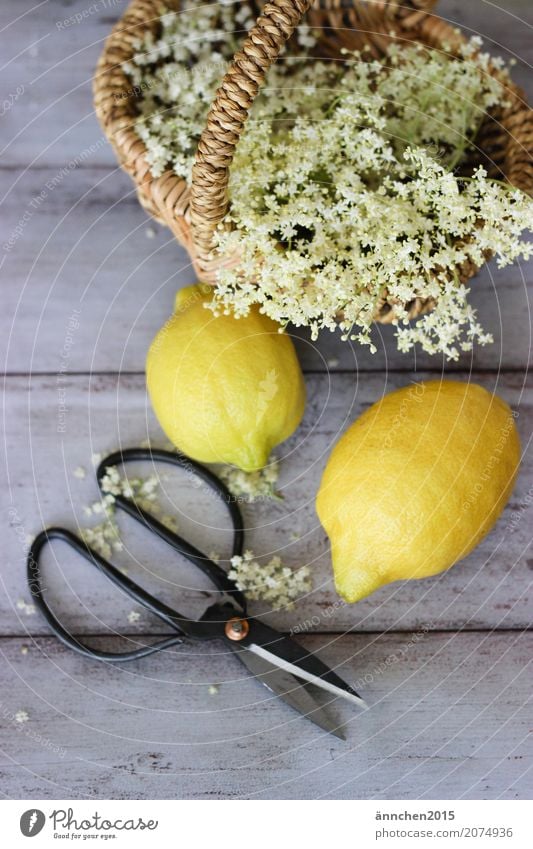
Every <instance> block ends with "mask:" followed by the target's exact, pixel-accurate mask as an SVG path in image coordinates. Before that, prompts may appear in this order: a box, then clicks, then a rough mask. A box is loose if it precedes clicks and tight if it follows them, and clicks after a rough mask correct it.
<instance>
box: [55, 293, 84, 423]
mask: <svg viewBox="0 0 533 849" xmlns="http://www.w3.org/2000/svg"><path fill="white" fill-rule="evenodd" d="M80 316H81V310H79V309H73V310H72V312H71V314H70V316H69V317H68V320H67V326H66V330H65V337H64V339H63V346H62V348H61V350H60V352H59V360H60V362H59V369H58V371H57V374H56V391H57V433H66V431H67V413H68V407H67V386H66V383H67V374H68V371H69V359H70V354H71V351H72V347H73V345H74V341H75V339H74V334H75V333H76V331H77V330H78V329H79V327H80Z"/></svg>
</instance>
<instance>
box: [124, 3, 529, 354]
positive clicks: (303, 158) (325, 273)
mask: <svg viewBox="0 0 533 849" xmlns="http://www.w3.org/2000/svg"><path fill="white" fill-rule="evenodd" d="M236 10H237V11H236ZM252 22H253V13H252V12H251V11H250V10H249V9H248V7H247V5H246V4H243V3H239V4H235V3H232V2H229V3H227V4H224V5H222V6H220V5H219V4H215V5H214V6H196V5H195V4H194V3H193V2H192V0H191V2H188V3H186V5H185V6H184V11H183V13H180V14H179V15H177V14H175V13H168V14H167V15H165V16H164V19H163V22H162V28H161V33H160V35H159V37H158V38H157V39H156V38H154V36H152V35H151V34H148V35H147V36H146V37H145V38H144V39H142V40H140V41H139V42H138V44H137V45H136V50H137V53H136V55H135V57H134V59H133V61H132V62H130V63H129V64H128V66H127V67H126V71H127V73H128V74H129V75H130V78H131V81H132V84H133V85H134V86H138V87H139V91H140V92H141V93H142V97H140V98H139V108H140V112H141V114H140V117H139V120H138V122H137V132H138V134H139V136H140V137H141V138H142V139H143V141H144V143H145V145H146V147H147V151H148V161H149V164H150V166H151V171H152V174H153V175H155V176H157V175H159V174H161V173H162V172H163V171H164V170H166V169H172V170H173V171H174V172H175V173H176V174H177V175H179V176H182V177H184V178H185V179H187V180H189V181H190V176H191V168H192V163H193V158H194V153H195V149H196V145H197V143H198V140H199V137H200V134H201V132H202V129H203V127H204V124H205V119H206V115H207V111H208V108H209V105H210V104H211V102H212V100H213V97H214V94H215V91H216V88H217V86H218V85H219V82H220V79H221V78H222V76H223V72H224V70H225V67H226V65H227V62H228V61H229V59H230V58H231V56H232V55H233V53H234V51H235V49H236V47H237V46H238V43H239V42H240V41H241V40H242V37H243V31H244V30H246V29H248V28H249V27H250V25H251V24H252ZM299 39H300V40H299V46H298V47H297V50H299V53H295V52H292V53H290V54H289V53H288V54H286V55H284V56H283V57H282V58H281V60H279V61H278V62H276V63H275V65H274V66H273V67H272V68H271V69H270V70H269V72H268V75H267V79H266V83H265V86H264V87H263V89H262V91H261V93H260V95H259V96H258V97H257V98H256V100H255V102H254V104H253V107H252V110H251V114H250V117H249V120H248V121H247V123H246V126H245V129H244V132H243V134H242V136H241V139H240V141H239V144H238V146H237V150H236V154H235V159H234V164H233V167H232V170H231V174H230V186H229V195H230V200H231V207H230V211H229V213H228V215H227V217H226V220H225V222H224V223H223V225H222V226H221V227H220V230H219V233H218V246H217V250H218V251H220V252H221V253H231V254H236V255H238V256H239V257H240V263H239V265H238V266H233V267H232V268H225V269H223V270H222V271H221V272H220V273H219V279H218V285H217V287H216V293H215V299H214V301H213V303H212V304H211V305H210V307H211V308H212V309H214V310H215V311H217V310H218V311H223V312H230V311H233V312H234V313H235V314H236V315H237V316H239V315H246V314H247V312H248V311H249V309H250V307H251V306H252V305H253V304H258V305H259V308H260V310H261V311H262V312H264V313H265V314H266V315H268V316H270V317H271V318H273V319H274V320H275V321H277V322H279V323H280V324H281V326H282V327H284V326H285V325H286V324H287V323H289V322H292V323H293V324H295V325H296V326H308V327H310V328H311V331H312V335H313V338H316V336H317V334H318V333H319V331H320V330H322V329H329V330H334V329H335V328H336V327H340V330H341V333H342V337H343V338H344V339H350V340H353V341H358V342H359V343H361V344H365V345H369V346H370V348H371V350H375V348H374V346H373V343H372V340H371V329H372V325H373V320H374V318H375V315H376V313H377V311H378V309H379V307H380V306H381V305H382V303H383V298H384V297H387V300H388V302H389V303H392V304H394V313H393V315H394V322H393V323H394V324H395V325H396V334H397V341H398V347H399V349H400V350H402V351H408V350H410V349H411V348H412V347H413V345H415V344H416V343H419V344H420V345H421V346H422V347H423V349H424V350H426V351H428V352H430V353H438V352H440V353H442V354H444V355H445V356H446V357H447V358H449V359H457V358H458V356H459V354H460V352H461V351H465V350H470V349H471V348H472V346H473V345H474V344H476V343H477V344H486V343H487V342H489V341H490V340H491V337H490V335H489V334H488V333H486V332H484V330H483V329H482V328H481V327H480V325H479V322H478V321H477V319H476V314H475V311H474V310H473V309H472V308H471V307H470V306H469V304H468V301H467V296H468V288H467V287H465V286H463V285H461V283H460V279H459V274H458V272H457V268H458V266H460V265H462V264H463V263H467V262H468V263H472V264H474V265H476V266H478V267H480V266H482V265H483V264H485V263H486V262H487V259H488V258H489V256H491V255H495V256H496V260H497V263H498V265H499V266H500V267H504V266H506V265H507V264H509V263H511V262H513V261H515V260H517V259H520V258H524V259H527V258H528V257H529V256H530V255H531V253H532V248H531V244H530V243H529V244H528V243H527V242H526V241H525V240H523V239H522V234H523V233H524V232H525V231H527V230H529V229H531V230H533V204H532V202H531V201H530V200H529V199H528V198H527V197H525V196H524V195H523V194H522V193H521V192H519V191H517V190H514V189H512V188H511V187H509V186H508V185H506V184H504V183H503V182H500V181H498V180H494V179H490V178H489V176H488V174H487V172H486V171H485V170H484V169H483V168H479V169H478V170H477V171H476V172H475V173H474V174H471V175H470V176H466V175H465V174H466V172H465V174H463V172H462V171H461V170H460V167H461V166H464V164H465V162H466V159H467V154H468V153H469V152H471V151H472V150H473V149H474V148H473V142H474V139H475V137H476V134H477V132H478V130H479V128H480V126H481V123H482V121H483V120H484V119H485V117H486V114H487V111H489V110H491V109H493V108H495V107H501V106H504V105H505V104H506V81H507V79H508V77H507V72H506V71H505V70H504V69H503V65H502V62H501V61H497V60H496V61H495V60H494V59H489V56H488V54H486V53H483V52H482V50H481V42H480V40H479V39H477V38H476V39H472V40H471V41H470V42H469V43H468V44H466V45H465V47H464V48H462V51H461V53H460V55H459V56H458V57H453V56H450V55H448V54H447V53H446V52H444V51H437V50H431V49H429V48H426V47H423V46H421V45H411V46H405V45H402V46H398V45H394V44H393V45H391V46H390V48H389V50H388V52H387V55H386V56H385V57H384V58H383V59H382V60H376V59H367V56H366V54H364V55H362V54H360V53H348V52H346V53H345V57H344V58H345V61H344V62H324V61H319V60H316V59H315V58H312V57H311V56H309V54H308V48H309V47H310V46H311V42H314V36H313V34H312V33H310V32H309V31H308V30H307V29H306V28H305V27H300V28H299ZM491 67H492V68H496V69H497V75H494V74H493V73H491ZM463 170H464V168H463ZM417 299H419V300H422V301H423V300H426V299H432V300H434V301H435V302H436V307H435V309H434V310H433V311H432V312H430V313H427V314H426V315H424V316H422V317H420V318H419V319H418V321H416V322H415V323H410V322H409V321H408V319H407V316H408V314H409V310H410V307H411V305H412V304H413V302H415V301H416V300H417Z"/></svg>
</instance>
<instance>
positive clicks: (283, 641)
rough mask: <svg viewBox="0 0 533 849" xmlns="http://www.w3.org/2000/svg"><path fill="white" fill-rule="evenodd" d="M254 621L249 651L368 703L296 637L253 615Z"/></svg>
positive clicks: (361, 703)
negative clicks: (298, 641) (283, 632)
mask: <svg viewBox="0 0 533 849" xmlns="http://www.w3.org/2000/svg"><path fill="white" fill-rule="evenodd" d="M250 625H251V629H250V637H249V639H248V642H247V643H246V648H247V649H248V650H249V651H251V652H253V653H254V654H255V655H258V656H259V657H262V658H263V659H264V660H266V661H268V662H269V663H271V664H272V665H273V666H277V667H278V668H279V669H284V670H285V671H286V672H289V673H290V674H291V675H294V676H295V677H296V678H298V679H301V680H303V681H308V682H309V683H310V684H314V685H315V686H317V687H319V688H320V689H322V690H327V691H328V692H329V693H332V694H333V695H334V696H341V697H342V698H344V699H348V701H350V702H352V703H353V704H356V705H359V707H367V705H366V702H365V701H364V700H363V699H362V698H361V696H359V694H358V693H356V692H355V690H354V689H353V688H352V687H350V685H349V684H347V683H346V681H343V680H342V678H340V677H339V676H338V675H337V674H336V673H335V672H334V671H333V670H332V669H330V668H329V666H326V664H325V663H323V662H322V661H321V660H320V658H318V657H316V655H314V654H312V653H311V652H309V651H307V650H306V649H304V648H303V646H301V645H299V643H297V642H296V641H295V640H292V639H291V638H290V637H285V636H284V635H283V634H280V633H279V631H275V630H274V629H273V628H270V627H269V626H268V625H265V623H264V622H260V621H258V620H257V619H251V620H250Z"/></svg>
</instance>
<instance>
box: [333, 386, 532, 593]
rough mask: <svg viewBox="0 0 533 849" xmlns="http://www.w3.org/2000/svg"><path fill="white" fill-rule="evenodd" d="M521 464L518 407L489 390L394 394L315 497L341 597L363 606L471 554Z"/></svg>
mask: <svg viewBox="0 0 533 849" xmlns="http://www.w3.org/2000/svg"><path fill="white" fill-rule="evenodd" d="M519 461H520V442H519V438H518V434H517V430H516V426H515V422H514V417H513V415H512V412H511V410H510V409H509V407H508V406H507V404H505V403H504V402H503V401H502V400H501V399H500V398H498V397H497V396H494V395H491V394H490V393H489V392H487V391H486V390H485V389H483V388H482V387H481V386H477V385H476V384H473V383H457V382H455V381H442V382H441V381H437V380H435V381H429V382H427V383H424V382H423V383H418V384H413V385H412V386H410V387H406V388H404V389H400V390H398V391H396V392H392V393H390V394H389V395H386V396H385V397H384V398H383V399H382V400H380V401H379V402H378V403H376V404H374V405H373V406H372V407H370V409H368V410H367V411H366V412H365V413H363V415H362V416H360V418H359V419H357V420H356V421H355V422H354V423H353V424H352V425H351V427H350V428H349V429H348V431H347V432H346V433H345V434H344V435H343V436H342V437H341V439H340V440H339V442H338V443H337V445H336V446H335V448H334V449H333V452H332V454H331V457H330V458H329V461H328V464H327V467H326V469H325V472H324V475H323V477H322V481H321V484H320V490H319V493H318V497H317V502H316V508H317V512H318V516H319V518H320V521H321V523H322V525H323V526H324V528H325V530H326V532H327V534H328V536H329V538H330V540H331V553H332V559H333V570H334V574H335V584H336V587H337V590H338V592H339V593H340V595H341V596H342V597H343V598H344V599H346V601H349V602H354V601H358V600H359V599H361V598H363V597H364V596H367V595H369V593H371V592H373V591H374V590H376V589H378V587H380V586H382V585H383V584H387V583H389V582H391V581H398V580H402V579H406V578H424V577H427V576H429V575H436V574H437V573H438V572H442V571H443V570H445V569H448V568H449V567H450V566H452V565H453V564H454V563H456V562H457V561H458V560H460V559H461V558H463V557H465V556H466V555H467V554H468V553H469V552H470V551H472V549H473V548H474V547H475V546H476V545H477V544H478V543H479V542H480V540H481V539H482V538H483V537H484V536H485V534H486V533H488V531H489V530H490V528H491V527H492V526H493V525H494V523H495V522H496V519H497V518H498V516H499V515H500V513H501V511H502V510H503V508H504V506H505V504H506V502H507V499H508V498H509V496H510V494H511V491H512V488H513V485H514V481H515V477H516V473H517V470H518V465H519Z"/></svg>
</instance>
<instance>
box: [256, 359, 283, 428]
mask: <svg viewBox="0 0 533 849" xmlns="http://www.w3.org/2000/svg"><path fill="white" fill-rule="evenodd" d="M278 392H279V383H278V373H277V371H276V369H275V368H272V369H269V370H268V371H267V373H266V375H265V377H264V378H263V380H261V381H260V382H259V397H258V399H257V413H256V418H255V421H256V424H259V422H260V421H261V419H262V418H263V416H264V415H265V413H267V412H268V408H269V404H270V402H271V401H273V400H274V398H275V397H276V395H277V394H278Z"/></svg>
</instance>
